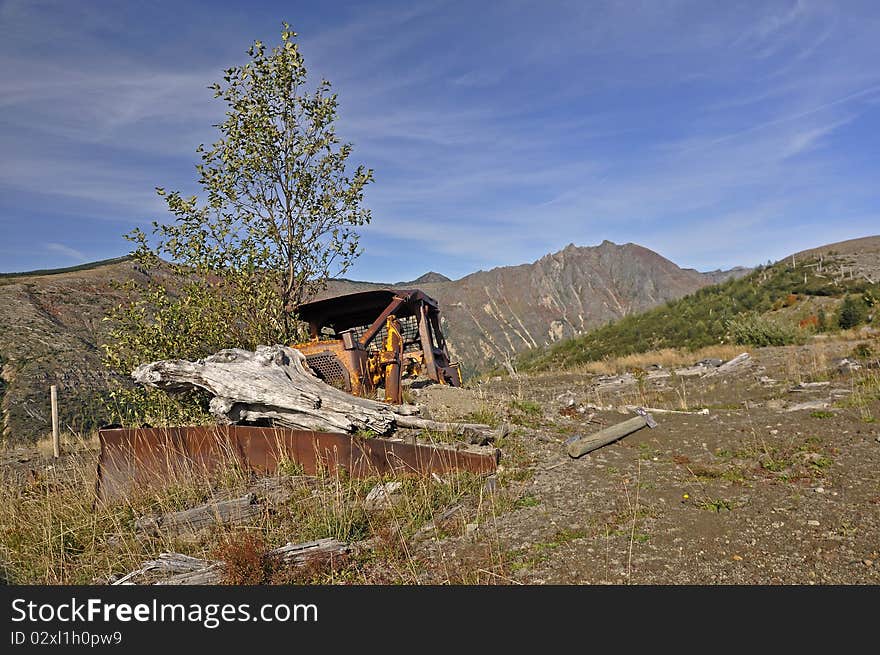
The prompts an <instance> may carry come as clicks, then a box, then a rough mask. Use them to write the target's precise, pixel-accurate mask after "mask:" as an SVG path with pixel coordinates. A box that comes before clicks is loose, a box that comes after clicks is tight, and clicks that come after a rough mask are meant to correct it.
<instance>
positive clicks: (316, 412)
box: [132, 345, 491, 434]
mask: <svg viewBox="0 0 880 655" xmlns="http://www.w3.org/2000/svg"><path fill="white" fill-rule="evenodd" d="M132 377H133V378H134V379H135V380H136V381H137V382H139V383H141V384H143V385H146V386H151V387H155V388H157V389H164V390H166V391H175V390H181V389H190V388H193V387H197V388H199V389H204V390H205V391H207V392H208V393H210V394H211V395H213V396H214V398H212V399H211V402H210V410H211V413H212V414H213V415H214V416H216V417H217V418H218V419H220V420H221V421H222V422H224V423H241V422H250V421H260V420H266V419H269V420H271V421H272V422H273V423H274V424H276V425H280V426H283V427H289V428H293V429H298V430H313V431H317V432H339V431H342V432H356V431H358V430H372V431H374V432H377V433H379V434H388V433H389V432H391V431H392V430H393V429H394V428H395V427H396V426H401V427H407V426H408V427H422V428H428V429H444V430H450V431H456V430H459V431H461V432H466V431H468V430H470V431H471V432H474V431H477V432H481V433H485V432H490V431H491V428H490V427H489V426H487V425H481V424H457V423H445V424H442V426H441V425H440V424H436V425H434V424H430V425H429V424H428V423H423V424H420V425H417V423H418V422H419V420H420V419H417V418H416V417H415V416H414V415H415V414H417V413H418V412H419V408H418V407H416V406H414V405H387V404H385V403H381V402H378V401H375V400H370V399H367V398H359V397H357V396H352V395H351V394H348V393H346V392H344V391H341V390H339V389H336V388H335V387H331V386H330V385H329V384H326V383H325V382H324V381H322V380H321V379H319V378H318V377H317V376H315V375H314V374H313V373H312V371H311V369H310V368H309V367H308V365H307V364H306V358H305V355H303V354H302V353H301V352H299V351H298V350H296V349H294V348H289V347H287V346H281V345H275V346H258V347H257V350H256V352H251V351H248V350H241V349H238V348H232V349H229V350H221V351H220V352H218V353H217V354H215V355H211V356H210V357H206V358H205V359H200V360H197V361H195V362H189V361H185V360H165V361H159V362H152V363H150V364H144V365H142V366H139V367H138V368H136V369H135V370H134V371H133V372H132ZM438 426H439V427H438Z"/></svg>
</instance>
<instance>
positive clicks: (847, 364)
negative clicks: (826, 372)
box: [831, 357, 862, 373]
mask: <svg viewBox="0 0 880 655" xmlns="http://www.w3.org/2000/svg"><path fill="white" fill-rule="evenodd" d="M831 363H832V364H833V366H834V368H836V369H837V371H838V373H851V372H852V371H858V370H859V369H860V368H862V365H861V364H860V363H859V362H857V361H856V360H854V359H850V358H848V357H843V358H840V359H835V360H832V362H831Z"/></svg>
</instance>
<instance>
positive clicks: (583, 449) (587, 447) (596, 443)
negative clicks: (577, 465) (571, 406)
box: [566, 412, 657, 457]
mask: <svg viewBox="0 0 880 655" xmlns="http://www.w3.org/2000/svg"><path fill="white" fill-rule="evenodd" d="M655 425H657V424H656V423H655V422H654V419H653V418H652V417H651V415H650V414H648V413H647V412H644V413H641V414H639V415H638V416H635V417H633V418H631V419H629V420H626V421H623V423H618V424H616V425H611V426H608V427H607V428H605V429H604V430H599V431H598V432H596V433H594V434H591V435H587V436H585V437H577V438H575V439H571V440H569V441H568V442H566V443H567V448H566V451H567V452H568V454H569V455H570V456H571V457H580V456H581V455H586V454H587V453H589V452H591V451H593V450H596V449H597V448H601V447H602V446H605V445H608V444H610V443H611V442H613V441H617V440H618V439H622V438H623V437H625V436H627V435H629V434H632V433H633V432H635V431H637V430H641V429H642V428H643V427H645V426H649V427H652V428H653V427H654V426H655Z"/></svg>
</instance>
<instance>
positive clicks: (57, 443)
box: [49, 384, 61, 459]
mask: <svg viewBox="0 0 880 655" xmlns="http://www.w3.org/2000/svg"><path fill="white" fill-rule="evenodd" d="M49 393H50V396H51V398H52V449H53V450H54V452H55V458H56V459H57V458H59V457H61V433H60V432H59V430H58V387H57V386H56V385H54V384H53V385H52V386H51V387H49Z"/></svg>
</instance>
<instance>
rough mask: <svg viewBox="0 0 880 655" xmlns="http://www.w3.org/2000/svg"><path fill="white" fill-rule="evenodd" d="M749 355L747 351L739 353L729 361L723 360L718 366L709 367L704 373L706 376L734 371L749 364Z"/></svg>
mask: <svg viewBox="0 0 880 655" xmlns="http://www.w3.org/2000/svg"><path fill="white" fill-rule="evenodd" d="M751 359H752V357H751V355H749V353H740V354H739V355H737V356H736V357H734V358H733V359H731V360H730V361H727V362H724V363H723V364H722V365H721V366H719V367H718V368H713V369H709V372H708V373H706V377H710V376H713V375H724V374H725V373H732V372H734V371H737V370H739V369H740V368H742V367H744V366H748V365H750V364H751V363H752V362H751Z"/></svg>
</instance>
